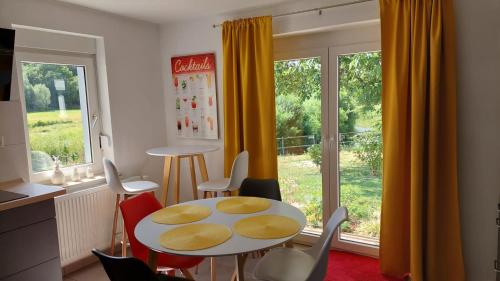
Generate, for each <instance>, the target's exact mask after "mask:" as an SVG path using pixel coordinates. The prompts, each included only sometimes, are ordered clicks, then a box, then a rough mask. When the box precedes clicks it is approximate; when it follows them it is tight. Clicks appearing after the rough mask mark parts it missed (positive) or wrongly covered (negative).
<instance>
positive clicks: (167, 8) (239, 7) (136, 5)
mask: <svg viewBox="0 0 500 281" xmlns="http://www.w3.org/2000/svg"><path fill="white" fill-rule="evenodd" d="M59 1H61V2H66V3H71V4H75V5H79V6H84V7H88V8H92V9H96V10H101V11H105V12H109V13H113V14H118V15H122V16H126V17H131V18H136V19H140V20H144V21H148V22H153V23H158V24H162V23H168V22H173V21H181V20H195V19H199V18H208V17H213V16H220V15H226V14H229V13H234V12H239V11H245V10H251V9H257V8H262V7H268V6H273V5H277V4H281V3H284V2H292V1H293V0H59Z"/></svg>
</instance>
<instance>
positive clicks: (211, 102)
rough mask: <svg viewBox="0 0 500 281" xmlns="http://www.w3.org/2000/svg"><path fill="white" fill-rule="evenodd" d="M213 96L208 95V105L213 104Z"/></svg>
mask: <svg viewBox="0 0 500 281" xmlns="http://www.w3.org/2000/svg"><path fill="white" fill-rule="evenodd" d="M212 97H213V96H209V97H208V106H212V105H213V99H212Z"/></svg>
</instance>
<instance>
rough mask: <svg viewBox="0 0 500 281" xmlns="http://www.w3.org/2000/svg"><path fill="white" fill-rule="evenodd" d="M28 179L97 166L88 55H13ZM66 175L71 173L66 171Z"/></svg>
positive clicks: (95, 119)
mask: <svg viewBox="0 0 500 281" xmlns="http://www.w3.org/2000/svg"><path fill="white" fill-rule="evenodd" d="M16 62H17V68H18V77H20V79H19V80H20V81H19V86H20V89H21V92H22V93H23V95H22V100H23V102H24V109H25V113H26V118H25V120H26V124H25V125H26V134H27V140H28V141H27V147H28V159H29V163H30V166H31V173H30V174H31V176H32V180H34V181H40V180H44V179H47V178H48V177H49V175H51V174H52V173H51V171H52V170H53V167H54V161H55V160H56V159H57V160H58V161H59V162H60V165H61V167H62V168H63V171H64V169H70V168H71V169H72V168H73V167H79V166H81V167H82V168H81V169H82V171H81V172H83V167H86V166H89V165H90V166H95V167H93V168H94V169H96V170H100V167H101V164H100V163H101V151H100V148H99V132H100V127H101V126H100V122H99V108H98V101H97V90H96V79H95V68H94V58H93V57H91V56H80V55H74V56H71V55H65V54H64V55H62V54H45V53H41V52H40V53H39V52H18V53H16ZM65 174H66V175H69V174H70V172H69V171H68V172H66V173H65Z"/></svg>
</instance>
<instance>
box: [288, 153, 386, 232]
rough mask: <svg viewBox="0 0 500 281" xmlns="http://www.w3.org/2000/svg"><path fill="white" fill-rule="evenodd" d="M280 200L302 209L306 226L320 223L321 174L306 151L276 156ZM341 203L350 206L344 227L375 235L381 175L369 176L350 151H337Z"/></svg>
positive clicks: (315, 226) (378, 212) (366, 169)
mask: <svg viewBox="0 0 500 281" xmlns="http://www.w3.org/2000/svg"><path fill="white" fill-rule="evenodd" d="M278 173H279V181H280V186H281V192H282V196H283V200H285V201H286V202H289V203H291V204H293V205H295V206H297V207H299V208H301V209H302V211H304V212H305V214H306V216H307V218H308V222H309V226H310V227H312V228H319V227H320V226H321V225H322V222H321V220H322V216H321V212H322V203H321V197H322V196H321V194H322V191H321V185H322V183H321V181H322V179H321V174H320V169H319V167H317V166H316V165H315V164H314V163H313V162H312V161H311V159H310V158H309V155H308V154H302V155H286V156H279V157H278ZM340 182H341V192H340V204H341V205H342V206H346V207H347V208H348V210H349V215H350V221H349V222H348V223H344V224H343V226H342V229H343V231H346V232H349V233H355V234H359V235H363V236H368V237H374V238H378V236H379V214H380V202H381V177H380V176H372V175H371V174H370V171H369V170H368V168H367V167H366V166H365V165H363V163H361V162H360V161H359V160H358V159H357V158H356V155H355V154H354V153H353V152H351V151H345V150H344V151H341V152H340Z"/></svg>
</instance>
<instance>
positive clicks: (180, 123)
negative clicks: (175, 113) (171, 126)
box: [177, 119, 182, 135]
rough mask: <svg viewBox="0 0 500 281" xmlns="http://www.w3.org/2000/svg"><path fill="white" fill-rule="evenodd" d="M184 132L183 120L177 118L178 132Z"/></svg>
mask: <svg viewBox="0 0 500 281" xmlns="http://www.w3.org/2000/svg"><path fill="white" fill-rule="evenodd" d="M181 132H182V120H180V119H177V133H178V134H179V135H180V134H181Z"/></svg>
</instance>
